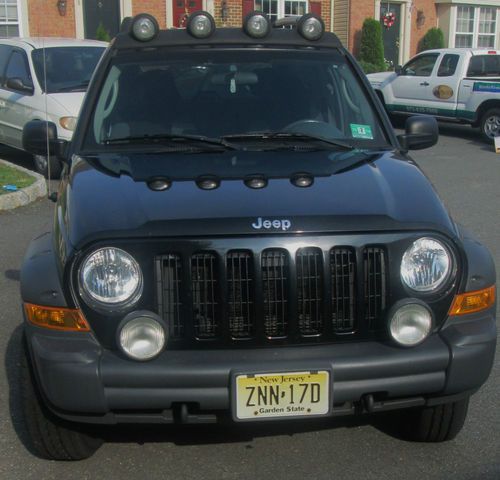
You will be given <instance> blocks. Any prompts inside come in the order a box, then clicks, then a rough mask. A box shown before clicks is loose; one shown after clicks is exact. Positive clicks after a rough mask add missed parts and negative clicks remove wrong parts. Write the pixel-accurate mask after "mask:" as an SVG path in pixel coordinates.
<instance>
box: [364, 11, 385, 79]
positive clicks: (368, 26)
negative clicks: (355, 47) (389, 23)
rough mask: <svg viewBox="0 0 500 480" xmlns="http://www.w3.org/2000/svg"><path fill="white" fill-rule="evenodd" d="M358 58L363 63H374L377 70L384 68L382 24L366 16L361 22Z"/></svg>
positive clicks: (383, 69)
mask: <svg viewBox="0 0 500 480" xmlns="http://www.w3.org/2000/svg"><path fill="white" fill-rule="evenodd" d="M359 59H360V60H361V61H362V62H364V64H365V65H367V64H371V65H375V67H376V69H377V70H376V71H377V72H383V71H385V69H386V66H385V61H384V42H383V40H382V26H381V25H380V22H379V21H378V20H375V19H374V18H367V19H366V20H365V21H364V22H363V28H362V30H361V45H360V50H359Z"/></svg>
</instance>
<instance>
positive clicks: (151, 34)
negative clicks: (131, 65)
mask: <svg viewBox="0 0 500 480" xmlns="http://www.w3.org/2000/svg"><path fill="white" fill-rule="evenodd" d="M159 31H160V26H159V25H158V22H157V21H156V18H155V17H153V16H152V15H149V14H147V13H140V14H139V15H136V16H135V17H134V18H133V19H132V23H131V28H130V34H131V35H132V37H134V38H135V39H136V40H139V41H140V42H149V41H150V40H153V38H155V37H156V35H158V32H159Z"/></svg>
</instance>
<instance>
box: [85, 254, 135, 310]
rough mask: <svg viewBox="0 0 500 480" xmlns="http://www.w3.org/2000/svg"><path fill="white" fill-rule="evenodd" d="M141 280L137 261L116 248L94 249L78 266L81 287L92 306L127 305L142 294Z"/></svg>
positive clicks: (121, 306) (113, 306) (111, 306)
mask: <svg viewBox="0 0 500 480" xmlns="http://www.w3.org/2000/svg"><path fill="white" fill-rule="evenodd" d="M142 283H143V282H142V272H141V269H140V267H139V264H138V263H137V262H136V261H135V260H134V258H133V257H132V256H131V255H129V254H128V253H127V252H125V251H124V250H121V249H119V248H112V247H106V248H100V249H99V250H96V251H95V252H93V253H91V254H90V255H89V256H88V257H87V258H86V259H85V261H84V262H83V264H82V266H81V268H80V291H81V293H82V296H83V297H84V299H85V301H86V302H87V303H89V304H90V305H92V306H103V307H105V308H124V307H129V306H130V305H132V304H134V303H135V302H136V301H137V300H138V299H139V297H140V296H141V293H142Z"/></svg>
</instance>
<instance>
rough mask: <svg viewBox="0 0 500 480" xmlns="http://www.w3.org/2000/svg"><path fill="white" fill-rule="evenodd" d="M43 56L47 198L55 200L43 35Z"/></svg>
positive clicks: (43, 39) (43, 40)
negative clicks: (52, 183) (51, 173)
mask: <svg viewBox="0 0 500 480" xmlns="http://www.w3.org/2000/svg"><path fill="white" fill-rule="evenodd" d="M42 52H43V55H42V58H43V86H44V90H45V92H44V93H45V95H44V97H45V123H46V124H47V128H46V129H45V130H46V138H45V141H46V146H47V198H48V199H49V200H52V201H53V202H56V201H57V192H53V191H52V186H51V182H50V181H51V178H52V177H51V175H50V144H49V107H48V100H47V95H48V92H47V62H46V60H45V38H44V37H42Z"/></svg>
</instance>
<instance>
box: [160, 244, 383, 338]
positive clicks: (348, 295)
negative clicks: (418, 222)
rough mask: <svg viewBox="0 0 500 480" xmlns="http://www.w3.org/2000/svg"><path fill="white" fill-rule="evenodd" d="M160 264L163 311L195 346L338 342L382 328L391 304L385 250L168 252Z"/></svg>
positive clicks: (174, 332) (174, 330)
mask: <svg viewBox="0 0 500 480" xmlns="http://www.w3.org/2000/svg"><path fill="white" fill-rule="evenodd" d="M155 266H156V283H157V304H158V311H159V314H160V315H161V317H162V318H163V319H164V320H165V322H167V324H168V325H169V330H170V337H171V339H172V340H173V341H179V342H182V341H184V342H188V343H190V344H193V342H195V343H198V344H201V343H206V342H207V341H212V342H214V343H217V344H218V345H221V344H223V345H231V344H235V343H241V342H247V343H248V344H252V345H255V344H263V345H265V344H273V343H285V344H293V343H304V342H308V341H313V342H314V341H338V340H340V339H342V338H344V339H345V338H346V336H355V335H356V334H358V333H359V331H360V330H363V331H364V332H365V333H366V332H367V331H373V330H374V329H376V321H377V320H378V319H379V318H380V316H381V314H382V313H383V311H384V309H385V305H386V297H387V286H386V282H387V278H386V276H387V274H386V271H387V266H386V253H385V250H384V249H383V248H379V247H372V246H367V247H363V248H358V249H355V248H351V247H334V248H330V249H329V250H326V251H325V250H323V249H321V248H318V247H301V248H298V249H297V250H295V251H288V250H285V249H283V248H267V249H263V250H262V251H252V250H250V249H234V250H226V251H223V252H221V251H192V252H185V253H182V254H175V253H168V254H164V255H160V256H157V257H156V259H155ZM360 282H361V284H360Z"/></svg>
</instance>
